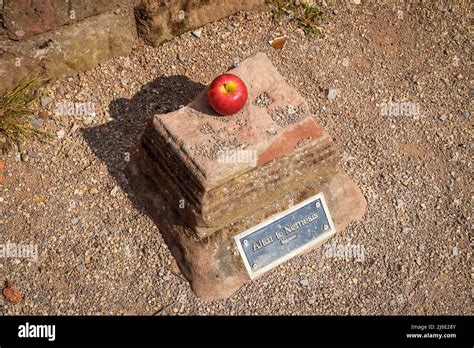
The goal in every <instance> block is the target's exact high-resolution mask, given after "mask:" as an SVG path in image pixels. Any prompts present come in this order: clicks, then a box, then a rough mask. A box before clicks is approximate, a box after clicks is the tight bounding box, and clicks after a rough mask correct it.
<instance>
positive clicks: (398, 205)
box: [395, 198, 405, 209]
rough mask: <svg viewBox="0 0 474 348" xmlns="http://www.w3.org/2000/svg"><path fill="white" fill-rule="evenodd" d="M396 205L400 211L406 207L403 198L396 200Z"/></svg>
mask: <svg viewBox="0 0 474 348" xmlns="http://www.w3.org/2000/svg"><path fill="white" fill-rule="evenodd" d="M395 205H396V207H397V208H398V209H401V208H403V207H404V206H405V202H404V201H403V199H401V198H395Z"/></svg>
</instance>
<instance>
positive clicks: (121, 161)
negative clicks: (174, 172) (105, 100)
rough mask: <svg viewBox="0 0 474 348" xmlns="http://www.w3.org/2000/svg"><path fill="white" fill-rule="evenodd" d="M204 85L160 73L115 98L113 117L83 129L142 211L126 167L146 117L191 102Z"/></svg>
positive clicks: (110, 171)
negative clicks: (128, 95)
mask: <svg viewBox="0 0 474 348" xmlns="http://www.w3.org/2000/svg"><path fill="white" fill-rule="evenodd" d="M204 88H205V86H204V85H203V84H201V83H198V82H194V81H191V80H190V79H189V78H188V77H186V76H183V75H175V76H169V77H164V76H160V77H158V78H156V79H155V80H153V81H151V82H149V83H147V84H146V85H143V86H142V87H141V89H140V90H139V91H138V92H137V93H136V94H135V95H134V96H133V97H132V98H131V99H127V98H118V99H115V100H113V101H112V102H111V103H110V104H109V114H110V117H111V118H112V121H110V122H108V123H107V124H104V125H99V126H97V127H92V128H87V129H83V130H82V134H83V136H84V139H85V140H86V142H87V143H88V145H89V146H90V148H91V150H92V152H93V153H94V155H95V156H97V157H98V158H99V159H100V160H101V161H102V162H103V163H105V164H106V166H107V170H108V172H109V174H110V175H111V176H112V177H113V178H114V179H115V181H116V184H117V185H118V186H119V187H120V188H121V189H122V190H123V191H124V192H125V193H126V194H127V196H128V198H129V199H130V201H131V202H132V204H133V205H134V207H135V208H137V209H138V210H139V211H141V212H145V213H146V210H145V209H144V208H143V207H142V205H141V204H139V202H138V200H137V199H136V197H135V196H134V194H133V193H132V190H131V187H130V185H129V183H128V180H127V178H126V176H125V173H124V169H125V166H126V165H127V163H128V160H129V158H130V157H132V156H133V154H134V153H135V151H136V150H137V149H138V146H139V143H140V138H141V136H142V134H143V131H144V130H145V127H146V124H147V121H148V120H149V119H150V118H151V117H153V116H154V115H156V114H162V113H168V112H172V111H175V110H178V109H179V108H181V107H183V106H186V105H188V104H189V103H190V102H191V101H192V100H193V99H194V98H195V97H196V96H197V95H198V94H199V93H200V92H201V91H203V90H204Z"/></svg>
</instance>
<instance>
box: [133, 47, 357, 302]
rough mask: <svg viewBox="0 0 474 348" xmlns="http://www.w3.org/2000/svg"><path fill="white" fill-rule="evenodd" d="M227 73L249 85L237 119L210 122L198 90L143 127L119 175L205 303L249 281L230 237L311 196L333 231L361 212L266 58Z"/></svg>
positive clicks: (329, 151)
mask: <svg viewBox="0 0 474 348" xmlns="http://www.w3.org/2000/svg"><path fill="white" fill-rule="evenodd" d="M230 72H231V73H233V74H236V75H238V76H239V77H240V78H241V79H242V80H243V81H244V82H245V83H246V84H247V88H248V92H249V99H248V102H247V104H246V106H245V107H244V109H243V110H242V111H240V112H239V113H238V114H236V115H233V116H230V117H222V116H218V115H217V114H215V113H214V112H213V110H212V109H210V107H209V106H208V104H207V97H206V95H207V91H206V90H204V91H203V92H202V93H201V94H200V95H199V96H198V97H196V99H195V100H194V101H193V102H191V103H190V104H189V105H188V106H186V107H184V108H182V109H180V110H177V111H175V112H172V113H169V114H164V115H156V116H155V117H154V118H153V119H151V120H150V123H149V124H148V127H147V129H146V131H145V133H144V135H143V138H142V142H141V147H140V149H139V151H138V153H137V154H136V156H134V158H133V159H132V161H131V163H130V165H129V166H128V168H127V174H128V177H129V179H130V182H131V184H132V187H133V189H134V190H135V192H136V194H137V196H138V197H139V198H140V199H141V200H142V202H143V203H144V205H145V206H146V207H148V209H149V212H150V215H151V216H152V217H153V219H154V220H155V222H156V223H157V225H158V227H159V228H160V231H161V233H162V234H163V236H164V239H165V241H166V243H167V245H168V246H169V248H170V250H171V252H172V254H173V256H174V257H175V258H176V260H177V262H178V265H179V267H180V269H181V271H182V272H183V274H184V275H185V276H186V278H187V279H189V281H190V282H191V285H192V287H193V290H194V291H195V292H196V294H198V295H199V296H202V297H204V298H206V299H214V298H222V297H227V296H230V295H231V294H232V292H233V291H235V290H236V289H237V288H238V287H240V286H241V285H242V284H243V283H245V282H246V281H248V280H249V276H248V274H247V271H246V269H245V268H244V266H243V263H242V260H241V258H240V255H239V253H238V252H237V250H236V249H237V247H236V245H235V242H234V240H233V237H234V236H235V235H236V234H239V233H240V232H242V231H245V230H246V229H248V228H250V227H252V226H254V225H256V224H258V223H260V222H261V221H263V220H265V219H266V218H268V217H271V216H272V215H273V214H276V213H279V212H282V211H284V210H286V209H288V208H289V207H291V206H293V205H294V204H297V203H299V202H301V201H303V200H304V199H306V198H308V197H311V196H313V195H315V194H317V193H319V192H323V193H324V196H325V198H326V201H327V204H328V208H329V211H330V213H331V215H332V218H333V221H334V224H335V226H336V230H338V231H340V230H342V229H344V228H345V227H346V226H347V225H348V224H349V223H350V221H352V220H358V219H360V218H361V217H362V216H363V214H364V212H365V207H366V202H365V199H364V197H363V196H362V194H361V192H360V190H359V189H358V188H357V186H356V185H355V184H354V183H353V182H352V180H351V179H350V178H349V177H348V176H347V175H346V174H345V173H344V172H343V171H342V170H341V169H340V167H339V166H338V152H337V149H336V146H335V144H334V142H333V141H332V139H331V138H330V137H329V135H328V134H327V133H326V132H325V131H324V129H323V128H322V127H321V126H320V125H319V124H317V122H315V120H314V119H313V117H312V115H311V114H310V112H309V111H308V106H307V103H306V102H305V100H304V99H303V98H302V97H301V96H300V95H299V94H298V93H297V92H296V91H295V90H294V89H293V88H291V87H290V86H288V85H287V84H286V82H285V81H284V79H283V78H282V76H281V75H280V74H279V73H278V72H277V71H276V69H275V68H274V67H273V65H272V64H271V62H270V61H269V60H268V58H267V57H266V56H265V55H264V54H257V55H255V56H253V57H251V58H249V59H247V60H245V61H244V62H242V63H241V64H240V65H239V67H237V68H236V69H233V70H231V71H230Z"/></svg>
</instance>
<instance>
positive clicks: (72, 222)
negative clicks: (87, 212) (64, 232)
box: [71, 217, 79, 225]
mask: <svg viewBox="0 0 474 348" xmlns="http://www.w3.org/2000/svg"><path fill="white" fill-rule="evenodd" d="M78 223H79V218H77V217H75V218H72V219H71V224H73V225H77V224H78Z"/></svg>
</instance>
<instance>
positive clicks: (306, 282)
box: [300, 278, 309, 287]
mask: <svg viewBox="0 0 474 348" xmlns="http://www.w3.org/2000/svg"><path fill="white" fill-rule="evenodd" d="M300 284H301V285H302V286H304V287H308V286H309V280H308V279H306V278H304V279H301V280H300Z"/></svg>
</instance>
